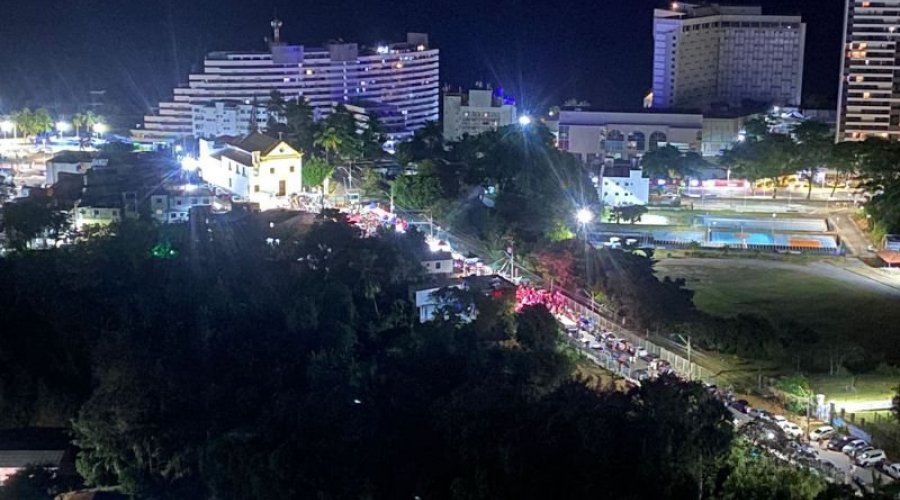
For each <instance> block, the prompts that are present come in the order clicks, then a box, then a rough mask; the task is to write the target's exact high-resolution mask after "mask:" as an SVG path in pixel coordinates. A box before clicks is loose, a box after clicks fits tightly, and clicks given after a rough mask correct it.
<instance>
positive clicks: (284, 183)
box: [198, 132, 303, 207]
mask: <svg viewBox="0 0 900 500" xmlns="http://www.w3.org/2000/svg"><path fill="white" fill-rule="evenodd" d="M199 149H200V157H199V158H198V163H199V170H200V176H201V177H202V178H203V180H204V181H206V182H208V183H210V184H212V185H213V186H217V187H219V188H221V189H224V190H227V191H229V192H231V193H232V194H234V195H236V196H239V197H241V198H244V199H245V200H249V201H251V202H254V203H259V204H260V205H261V206H264V207H269V206H272V203H273V202H274V200H276V199H278V198H283V197H285V196H288V195H291V194H296V193H300V192H302V185H303V155H302V154H301V153H300V152H298V151H297V150H295V149H294V148H292V147H290V146H289V145H288V144H287V143H286V142H284V141H282V140H280V139H275V138H273V137H269V136H267V135H263V134H260V133H259V132H253V133H251V134H250V135H247V136H246V137H243V138H240V139H237V140H234V141H232V142H230V143H226V144H223V145H221V146H220V145H217V144H215V143H214V142H212V141H207V140H204V139H201V140H200V148H199Z"/></svg>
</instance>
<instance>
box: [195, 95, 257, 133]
mask: <svg viewBox="0 0 900 500" xmlns="http://www.w3.org/2000/svg"><path fill="white" fill-rule="evenodd" d="M268 121H269V112H268V110H266V107H265V106H264V105H256V104H252V103H251V104H246V103H244V102H243V101H216V102H210V103H203V104H192V105H191V130H192V134H193V136H194V137H206V138H214V137H222V136H223V135H228V136H232V137H234V136H241V135H247V134H249V133H250V132H251V131H252V130H254V129H264V128H266V125H267V124H268Z"/></svg>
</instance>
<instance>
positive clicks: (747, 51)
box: [653, 2, 862, 109]
mask: <svg viewBox="0 0 900 500" xmlns="http://www.w3.org/2000/svg"><path fill="white" fill-rule="evenodd" d="M857 3H862V2H857ZM805 40H806V25H805V24H804V23H803V22H802V20H801V18H800V16H775V15H763V14H762V8H761V7H737V6H724V5H718V4H711V5H702V6H701V5H693V4H688V3H682V2H673V3H672V8H671V9H669V10H663V9H656V10H654V14H653V41H654V44H653V107H656V108H674V107H677V108H699V109H707V108H709V107H711V106H713V105H727V106H730V107H740V106H741V105H742V102H743V101H745V100H749V101H754V102H758V103H764V104H777V105H799V104H800V96H801V91H802V87H803V55H804V50H805Z"/></svg>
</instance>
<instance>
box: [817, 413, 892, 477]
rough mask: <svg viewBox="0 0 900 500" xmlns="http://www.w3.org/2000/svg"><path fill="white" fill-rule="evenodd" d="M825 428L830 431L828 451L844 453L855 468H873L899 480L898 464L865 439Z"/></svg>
mask: <svg viewBox="0 0 900 500" xmlns="http://www.w3.org/2000/svg"><path fill="white" fill-rule="evenodd" d="M825 427H827V428H829V429H831V435H830V436H829V437H828V438H827V439H828V444H827V445H826V447H827V448H828V449H829V450H832V451H840V452H841V453H844V454H845V455H847V456H848V457H850V460H851V461H852V462H853V464H854V465H856V466H857V467H875V468H876V469H878V470H880V471H882V472H884V473H885V474H887V475H888V476H890V477H892V478H894V479H900V463H893V462H891V461H890V460H889V459H888V456H887V454H886V453H885V452H884V450H880V449H877V448H875V447H874V446H872V444H871V443H869V442H868V441H866V440H865V439H860V438H856V437H853V436H847V435H844V434H839V433H837V432H836V431H834V429H833V428H831V427H830V426H825ZM816 430H817V431H818V430H819V429H816ZM814 432H815V431H814ZM826 432H827V430H826ZM812 434H813V433H810V439H812Z"/></svg>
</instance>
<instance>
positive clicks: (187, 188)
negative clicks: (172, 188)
mask: <svg viewBox="0 0 900 500" xmlns="http://www.w3.org/2000/svg"><path fill="white" fill-rule="evenodd" d="M182 189H184V190H185V191H186V192H188V193H192V192H194V191H196V190H197V185H196V184H185V185H184V186H182Z"/></svg>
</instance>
